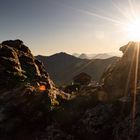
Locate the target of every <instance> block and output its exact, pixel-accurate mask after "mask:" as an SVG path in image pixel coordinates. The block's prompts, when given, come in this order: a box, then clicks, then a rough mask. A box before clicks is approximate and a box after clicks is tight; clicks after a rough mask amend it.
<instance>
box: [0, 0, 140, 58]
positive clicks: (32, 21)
mask: <svg viewBox="0 0 140 140" xmlns="http://www.w3.org/2000/svg"><path fill="white" fill-rule="evenodd" d="M139 9H140V1H139V0H0V32H1V34H0V41H1V42H2V41H4V40H7V39H8V40H9V39H21V40H23V41H24V43H25V44H26V45H27V46H28V47H30V49H31V50H32V52H33V54H35V55H37V54H42V55H50V54H54V53H58V52H61V51H63V52H67V53H71V54H72V53H89V54H91V53H104V52H117V51H118V49H119V48H120V47H121V46H122V45H125V44H126V43H128V41H129V40H130V39H131V38H129V37H128V34H127V31H126V30H125V27H126V26H127V24H129V22H130V21H131V20H133V17H134V16H135V14H136V15H137V17H139V14H140V12H139ZM130 41H131V40H130Z"/></svg>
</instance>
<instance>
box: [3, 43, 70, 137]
mask: <svg viewBox="0 0 140 140" xmlns="http://www.w3.org/2000/svg"><path fill="white" fill-rule="evenodd" d="M42 87H43V88H42ZM58 98H59V100H61V101H63V100H66V99H67V98H68V96H67V94H65V93H64V92H62V91H60V90H59V89H57V88H56V87H55V85H54V83H53V81H52V80H51V79H50V77H49V75H48V73H47V72H46V71H45V69H44V66H43V64H42V63H41V62H40V61H39V60H37V59H35V57H34V56H33V55H32V53H31V51H30V50H29V48H28V47H26V46H25V45H24V44H23V42H22V41H21V40H13V41H11V40H10V41H4V42H2V44H1V45H0V139H1V140H12V139H14V140H18V139H20V140H21V139H23V140H24V139H30V140H31V139H36V138H35V136H36V134H34V137H33V138H30V136H31V133H34V132H36V131H37V132H39V131H41V129H43V128H44V129H45V127H46V126H47V125H51V118H50V114H51V111H53V110H54V109H55V108H57V106H58V105H59V101H58V100H57V99H58Z"/></svg>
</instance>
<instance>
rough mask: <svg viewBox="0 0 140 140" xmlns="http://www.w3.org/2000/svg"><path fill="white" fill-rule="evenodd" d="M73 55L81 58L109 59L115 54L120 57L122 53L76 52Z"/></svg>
mask: <svg viewBox="0 0 140 140" xmlns="http://www.w3.org/2000/svg"><path fill="white" fill-rule="evenodd" d="M72 55H73V56H75V57H78V58H81V59H107V58H111V57H114V56H117V57H120V56H121V53H114V52H112V53H99V54H86V53H82V54H78V53H74V54H72Z"/></svg>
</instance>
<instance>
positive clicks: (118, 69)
mask: <svg viewBox="0 0 140 140" xmlns="http://www.w3.org/2000/svg"><path fill="white" fill-rule="evenodd" d="M120 50H121V51H122V52H123V53H124V54H123V56H122V58H121V59H120V60H118V61H117V62H116V63H115V64H113V65H111V66H109V67H108V68H107V70H106V71H105V73H104V74H103V76H102V78H101V82H102V84H103V85H104V89H105V91H106V92H107V93H108V96H109V97H110V98H116V97H121V96H124V95H125V96H126V95H128V94H129V95H130V94H132V93H133V90H134V88H135V86H134V81H135V77H137V78H138V79H137V83H138V82H139V81H140V67H138V65H140V52H139V43H138V42H129V43H128V44H127V45H125V46H123V47H121V48H120ZM136 70H137V72H138V73H137V76H135V74H136Z"/></svg>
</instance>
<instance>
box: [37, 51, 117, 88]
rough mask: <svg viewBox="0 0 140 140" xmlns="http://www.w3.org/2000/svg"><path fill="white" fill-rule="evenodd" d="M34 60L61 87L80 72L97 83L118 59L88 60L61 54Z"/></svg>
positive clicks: (39, 57)
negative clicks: (41, 63)
mask: <svg viewBox="0 0 140 140" xmlns="http://www.w3.org/2000/svg"><path fill="white" fill-rule="evenodd" d="M36 58H37V59H38V60H41V61H42V62H43V63H44V65H45V68H46V70H47V71H48V73H49V74H50V77H51V78H52V79H53V80H54V81H55V83H56V84H58V85H61V84H68V83H70V82H71V81H72V78H73V77H74V76H75V75H77V74H79V73H81V72H86V73H87V74H89V75H91V76H92V78H93V79H94V80H96V81H99V79H100V78H101V75H102V73H103V72H104V71H105V69H106V68H107V67H108V66H109V65H110V64H112V63H114V62H116V61H117V60H118V58H119V57H112V58H108V59H92V60H89V59H81V58H77V57H75V56H73V55H69V54H67V53H63V52H61V53H57V54H54V55H51V56H42V55H38V56H36Z"/></svg>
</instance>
